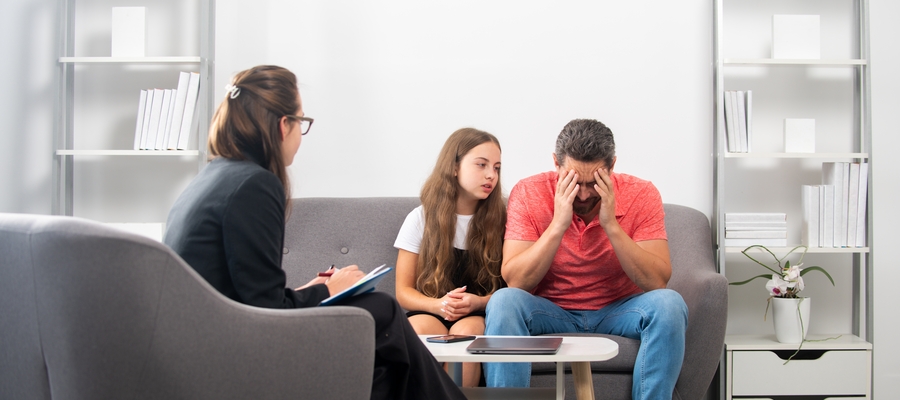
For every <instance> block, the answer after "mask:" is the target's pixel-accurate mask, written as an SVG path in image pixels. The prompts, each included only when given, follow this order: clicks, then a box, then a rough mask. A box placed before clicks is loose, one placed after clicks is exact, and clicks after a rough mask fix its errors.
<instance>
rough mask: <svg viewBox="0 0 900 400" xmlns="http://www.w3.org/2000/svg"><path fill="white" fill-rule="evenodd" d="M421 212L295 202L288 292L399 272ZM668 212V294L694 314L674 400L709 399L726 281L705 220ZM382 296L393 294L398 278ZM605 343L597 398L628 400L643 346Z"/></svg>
mask: <svg viewBox="0 0 900 400" xmlns="http://www.w3.org/2000/svg"><path fill="white" fill-rule="evenodd" d="M418 205H419V199H418V198H415V197H381V198H303V199H294V200H293V210H292V215H291V217H290V219H289V220H288V223H287V231H286V235H285V247H284V261H283V266H284V269H285V270H286V272H287V276H288V285H290V286H291V287H296V286H299V285H302V284H303V283H305V282H307V281H308V280H309V279H312V278H313V277H314V276H315V274H316V272H317V271H323V270H325V269H326V268H327V267H329V266H330V265H332V264H334V265H336V266H338V267H342V266H345V265H349V264H357V265H359V266H360V268H362V269H363V270H366V271H369V270H371V269H372V268H375V267H377V266H379V265H381V264H388V265H394V263H395V262H396V260H397V250H396V249H394V247H393V243H394V239H395V238H396V236H397V232H398V231H399V229H400V225H402V223H403V220H404V218H405V217H406V215H407V214H408V213H409V211H411V210H412V209H413V208H415V207H416V206H418ZM665 212H666V231H667V233H668V237H669V249H670V252H671V258H672V268H673V271H672V278H671V279H670V281H669V288H671V289H673V290H676V291H678V292H679V293H680V294H681V295H682V297H683V298H684V300H685V302H686V303H687V306H688V309H689V313H690V315H689V323H688V331H687V343H686V354H685V360H684V366H683V367H682V370H681V374H680V375H679V377H678V383H677V384H676V387H675V393H674V394H673V398H674V399H686V400H695V399H700V398H702V397H703V396H704V395H705V394H706V391H707V388H708V387H709V385H710V382H711V381H712V379H713V375H714V374H715V372H716V368H717V365H718V361H719V358H720V355H721V354H722V349H723V343H724V335H725V320H726V319H725V317H726V311H727V301H728V297H727V292H726V289H727V281H726V279H725V277H724V276H722V275H721V274H719V273H717V272H716V266H715V259H714V255H713V244H712V235H711V233H710V226H709V220H708V219H707V218H706V216H705V215H704V214H703V213H701V212H699V211H697V210H694V209H692V208H688V207H684V206H679V205H674V204H666V205H665ZM377 290H380V291H383V292H387V293H390V294H393V293H394V276H393V273H391V274H389V275H388V276H387V277H386V278H385V279H384V280H383V281H382V282H381V283H380V284H379V286H378V288H377ZM608 337H610V338H611V339H613V340H615V341H616V342H617V343H618V344H619V355H618V356H617V357H615V358H614V359H612V360H610V361H606V362H598V363H593V364H592V365H591V371H592V372H593V381H594V393H595V394H596V395H597V396H601V397H602V398H604V399H630V398H631V373H632V369H633V366H634V360H635V357H636V355H637V349H638V345H639V342H638V341H636V340H631V339H626V338H622V337H617V336H608ZM532 374H533V376H532V386H547V387H552V386H554V385H555V384H556V381H555V380H556V377H555V375H554V374H555V366H554V365H545V364H539V363H536V364H534V365H533V372H532ZM573 388H574V386H573V383H572V380H571V375H568V378H567V390H566V393H567V398H574V389H573Z"/></svg>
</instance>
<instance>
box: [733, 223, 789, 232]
mask: <svg viewBox="0 0 900 400" xmlns="http://www.w3.org/2000/svg"><path fill="white" fill-rule="evenodd" d="M725 228H726V229H728V230H730V231H777V230H786V229H787V221H785V222H727V223H726V224H725Z"/></svg>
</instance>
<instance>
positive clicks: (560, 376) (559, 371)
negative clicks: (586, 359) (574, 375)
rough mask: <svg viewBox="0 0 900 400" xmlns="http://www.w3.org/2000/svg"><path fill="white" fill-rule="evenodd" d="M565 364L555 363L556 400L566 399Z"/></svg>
mask: <svg viewBox="0 0 900 400" xmlns="http://www.w3.org/2000/svg"><path fill="white" fill-rule="evenodd" d="M565 365H566V363H564V362H562V361H557V362H556V400H565V398H566V368H565Z"/></svg>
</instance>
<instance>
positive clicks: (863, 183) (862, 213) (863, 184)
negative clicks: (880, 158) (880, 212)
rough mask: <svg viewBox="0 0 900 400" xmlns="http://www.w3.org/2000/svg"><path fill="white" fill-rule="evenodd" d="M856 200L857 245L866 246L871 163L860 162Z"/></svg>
mask: <svg viewBox="0 0 900 400" xmlns="http://www.w3.org/2000/svg"><path fill="white" fill-rule="evenodd" d="M858 192H859V193H858V200H857V202H856V243H855V246H856V247H866V227H867V225H866V208H867V204H866V202H867V201H868V192H869V163H867V162H863V163H860V164H859V190H858Z"/></svg>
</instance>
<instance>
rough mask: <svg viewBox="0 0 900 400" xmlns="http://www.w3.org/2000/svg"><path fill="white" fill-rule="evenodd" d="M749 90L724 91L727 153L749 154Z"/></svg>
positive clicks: (750, 120) (750, 92) (750, 131)
mask: <svg viewBox="0 0 900 400" xmlns="http://www.w3.org/2000/svg"><path fill="white" fill-rule="evenodd" d="M752 100H753V93H752V91H750V90H747V91H743V90H726V91H725V143H726V144H727V150H728V152H729V153H749V152H750V138H751V137H752V135H751V133H752V131H753V130H752V128H753V124H752V123H751V122H752V119H751V118H750V117H751V116H752V113H751V107H750V106H751V103H752Z"/></svg>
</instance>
